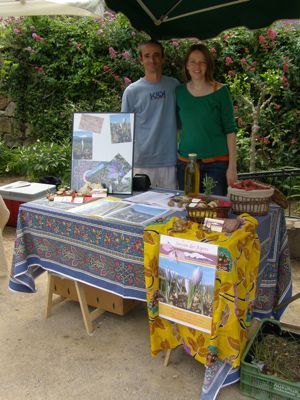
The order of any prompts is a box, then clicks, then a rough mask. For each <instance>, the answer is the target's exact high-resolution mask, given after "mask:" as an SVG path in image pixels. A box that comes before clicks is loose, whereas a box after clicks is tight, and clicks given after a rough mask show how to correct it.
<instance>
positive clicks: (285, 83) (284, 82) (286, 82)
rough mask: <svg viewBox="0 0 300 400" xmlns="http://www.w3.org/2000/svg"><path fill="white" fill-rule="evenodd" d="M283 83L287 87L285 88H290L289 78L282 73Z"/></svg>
mask: <svg viewBox="0 0 300 400" xmlns="http://www.w3.org/2000/svg"><path fill="white" fill-rule="evenodd" d="M281 79H282V83H283V86H284V87H285V88H288V87H289V81H288V78H287V77H286V76H285V75H282V78H281Z"/></svg>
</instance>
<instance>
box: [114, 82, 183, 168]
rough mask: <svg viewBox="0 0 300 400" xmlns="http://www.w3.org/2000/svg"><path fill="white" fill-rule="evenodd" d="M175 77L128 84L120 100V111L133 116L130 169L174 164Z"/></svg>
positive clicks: (175, 128)
mask: <svg viewBox="0 0 300 400" xmlns="http://www.w3.org/2000/svg"><path fill="white" fill-rule="evenodd" d="M178 84H179V82H178V81H177V79H175V78H171V77H168V76H162V78H161V80H160V81H159V82H155V83H153V82H150V81H147V80H146V79H144V78H141V79H139V80H138V81H136V82H134V83H132V84H131V85H129V86H128V87H127V88H126V89H125V91H124V93H123V97H122V109H121V111H122V112H128V113H135V144H134V166H135V167H137V168H152V167H169V166H175V165H176V151H177V147H176V146H177V143H176V134H177V126H176V100H175V88H176V86H178Z"/></svg>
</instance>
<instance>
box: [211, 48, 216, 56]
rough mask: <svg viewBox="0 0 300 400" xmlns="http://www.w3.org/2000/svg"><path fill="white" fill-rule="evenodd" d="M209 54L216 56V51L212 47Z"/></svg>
mask: <svg viewBox="0 0 300 400" xmlns="http://www.w3.org/2000/svg"><path fill="white" fill-rule="evenodd" d="M210 52H211V54H214V55H215V54H217V50H216V49H215V48H214V47H212V48H211V49H210Z"/></svg>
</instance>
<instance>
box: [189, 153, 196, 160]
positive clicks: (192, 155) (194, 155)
mask: <svg viewBox="0 0 300 400" xmlns="http://www.w3.org/2000/svg"><path fill="white" fill-rule="evenodd" d="M189 158H195V159H197V153H189Z"/></svg>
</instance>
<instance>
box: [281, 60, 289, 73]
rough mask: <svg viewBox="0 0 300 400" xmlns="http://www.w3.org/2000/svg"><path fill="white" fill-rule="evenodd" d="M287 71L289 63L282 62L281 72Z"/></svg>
mask: <svg viewBox="0 0 300 400" xmlns="http://www.w3.org/2000/svg"><path fill="white" fill-rule="evenodd" d="M288 69H289V63H288V62H284V63H283V65H282V70H283V72H287V71H288Z"/></svg>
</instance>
